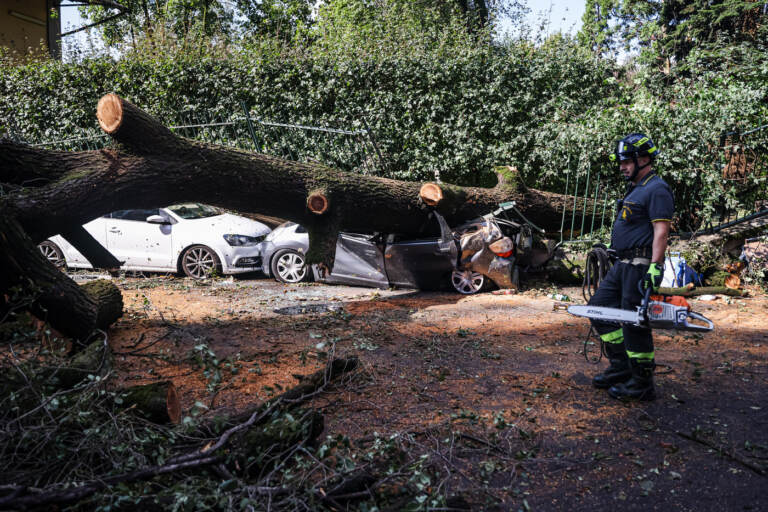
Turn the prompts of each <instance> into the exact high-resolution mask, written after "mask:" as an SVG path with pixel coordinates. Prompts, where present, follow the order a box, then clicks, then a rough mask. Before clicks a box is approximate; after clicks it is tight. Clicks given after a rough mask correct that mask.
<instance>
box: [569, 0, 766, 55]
mask: <svg viewBox="0 0 768 512" xmlns="http://www.w3.org/2000/svg"><path fill="white" fill-rule="evenodd" d="M582 21H583V25H582V29H581V31H580V33H579V40H580V41H581V42H582V44H584V45H585V46H587V47H589V48H591V49H592V50H594V51H595V52H597V53H599V54H606V53H608V52H609V51H611V50H614V51H615V50H618V49H621V48H623V49H625V50H630V49H634V50H641V51H642V55H643V60H644V61H645V62H647V63H649V64H654V65H661V66H665V65H666V66H669V65H673V66H674V65H677V64H679V63H681V62H682V61H684V60H685V59H686V57H687V56H688V55H689V54H690V53H691V51H693V50H695V49H700V48H703V47H706V46H720V47H722V46H725V45H728V44H733V43H739V42H745V41H749V42H756V41H758V40H760V39H761V35H760V29H761V27H764V26H765V21H766V13H765V12H764V6H763V2H758V1H755V0H720V1H711V0H672V1H664V2H660V1H658V0H587V2H586V6H585V13H584V16H583V18H582Z"/></svg>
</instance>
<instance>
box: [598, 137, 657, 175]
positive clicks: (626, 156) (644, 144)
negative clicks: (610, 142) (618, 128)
mask: <svg viewBox="0 0 768 512" xmlns="http://www.w3.org/2000/svg"><path fill="white" fill-rule="evenodd" d="M658 154H659V150H658V148H657V147H656V145H655V144H654V143H653V141H652V140H651V138H650V137H648V136H647V135H645V134H642V133H630V134H629V135H627V136H626V137H624V138H623V139H621V140H620V141H618V142H617V143H616V151H614V152H613V153H612V154H611V155H610V159H611V161H613V162H616V163H617V164H618V163H619V162H621V161H623V160H632V161H633V162H634V163H635V170H634V172H633V173H632V175H631V176H628V177H627V180H628V181H632V180H633V179H635V176H637V173H638V172H640V170H641V169H643V168H645V167H647V166H649V165H650V162H649V163H647V164H645V165H643V166H642V167H640V166H639V164H638V163H637V158H638V157H640V156H648V157H650V159H651V161H653V159H655V158H656V157H657V156H658Z"/></svg>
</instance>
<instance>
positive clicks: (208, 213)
mask: <svg viewBox="0 0 768 512" xmlns="http://www.w3.org/2000/svg"><path fill="white" fill-rule="evenodd" d="M168 209H169V210H171V211H172V212H173V213H175V214H176V215H178V216H179V217H181V218H182V219H204V218H206V217H213V216H214V215H221V212H220V211H219V210H217V209H216V208H214V207H213V206H208V205H205V204H200V203H185V204H175V205H173V206H169V207H168Z"/></svg>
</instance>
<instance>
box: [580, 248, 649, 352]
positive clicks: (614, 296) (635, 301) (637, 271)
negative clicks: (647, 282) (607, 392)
mask: <svg viewBox="0 0 768 512" xmlns="http://www.w3.org/2000/svg"><path fill="white" fill-rule="evenodd" d="M646 272H648V265H643V264H636V265H633V264H632V263H629V262H623V261H617V262H616V263H615V264H614V265H613V267H612V268H611V270H609V271H608V274H607V275H606V276H605V278H604V279H603V280H602V281H600V286H599V287H598V289H597V292H595V294H594V295H593V296H592V298H591V299H590V300H589V305H591V306H605V307H611V308H621V309H628V310H631V311H636V310H637V306H639V305H640V303H641V302H642V300H643V295H642V293H641V292H640V289H639V287H638V283H639V282H640V280H641V279H642V278H643V276H645V274H646ZM590 321H591V322H592V326H593V327H594V328H595V330H596V331H597V333H598V334H599V335H600V339H601V340H603V342H605V343H611V344H614V345H619V344H621V343H622V342H623V343H624V348H625V349H626V352H627V356H628V357H629V358H631V359H638V360H652V359H653V357H654V353H653V336H652V335H651V330H650V329H645V328H643V327H635V326H632V325H624V326H619V325H618V324H615V323H611V322H604V321H600V320H592V319H590Z"/></svg>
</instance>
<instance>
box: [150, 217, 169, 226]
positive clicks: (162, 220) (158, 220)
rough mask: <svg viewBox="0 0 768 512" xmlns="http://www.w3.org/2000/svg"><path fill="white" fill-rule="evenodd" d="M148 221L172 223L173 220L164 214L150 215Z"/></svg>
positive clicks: (152, 222)
mask: <svg viewBox="0 0 768 512" xmlns="http://www.w3.org/2000/svg"><path fill="white" fill-rule="evenodd" d="M147 222H149V223H150V224H170V223H171V222H170V221H169V220H168V219H166V218H165V217H163V216H162V215H150V216H149V217H147Z"/></svg>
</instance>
